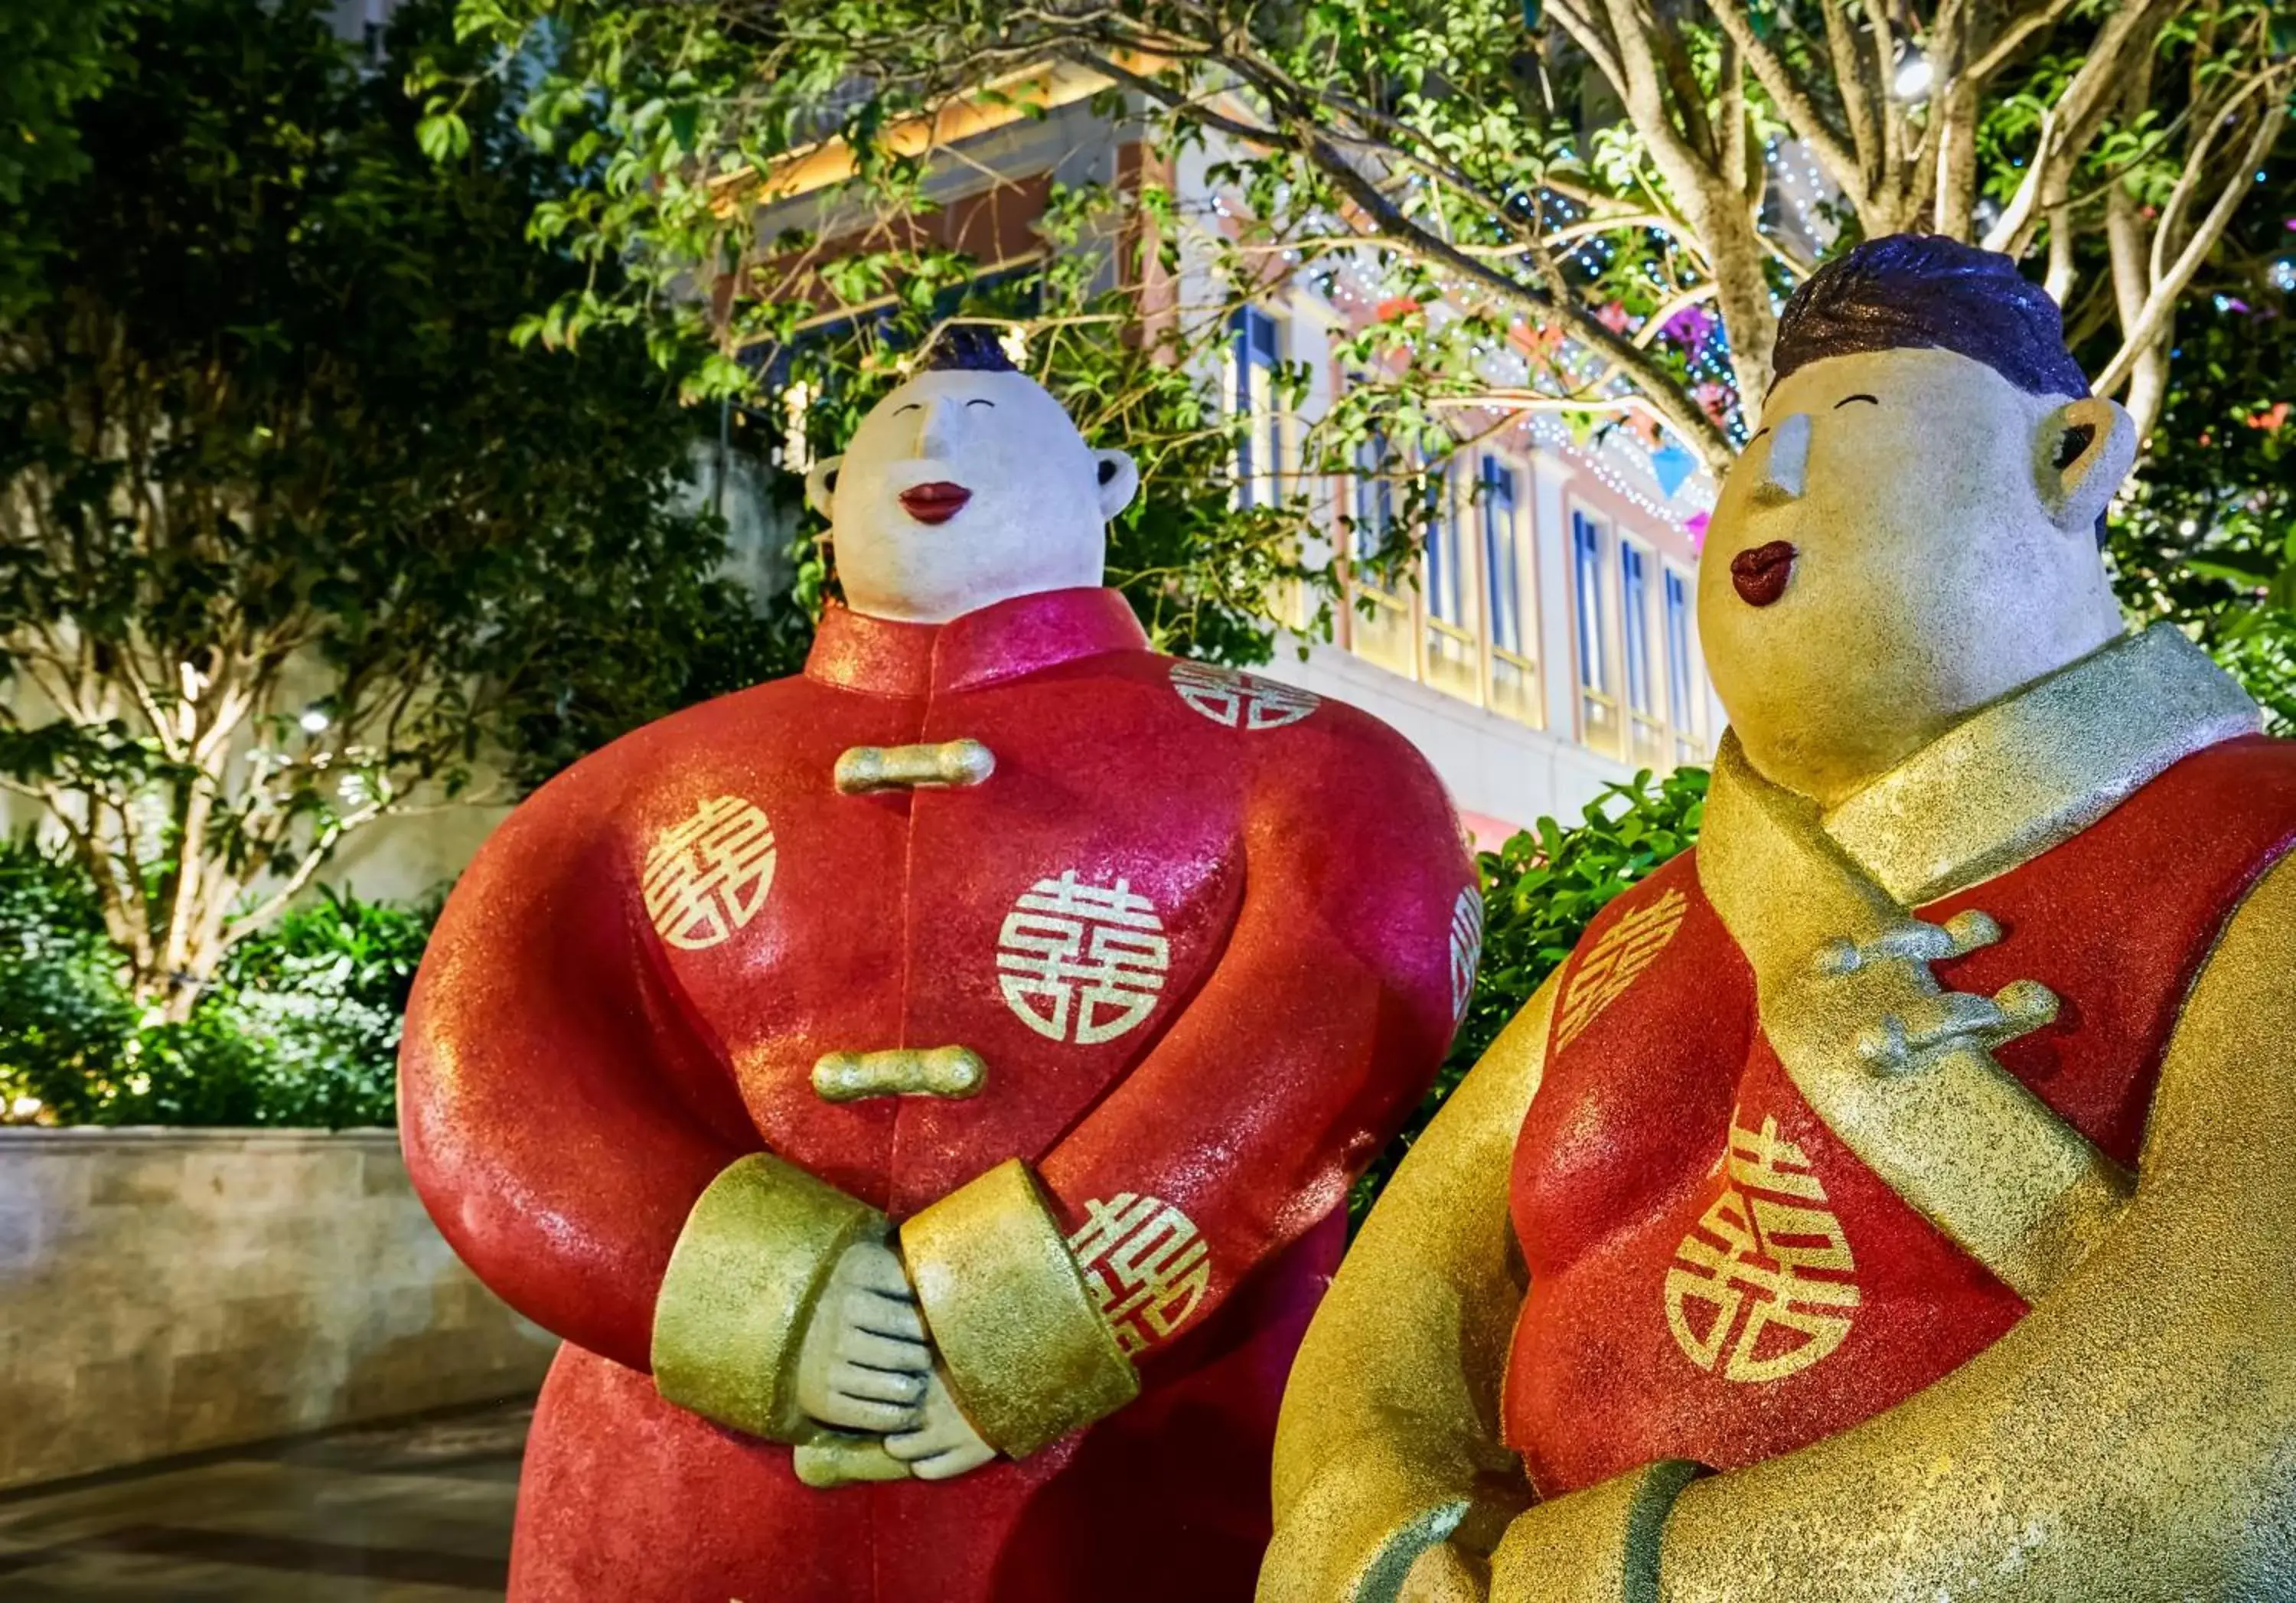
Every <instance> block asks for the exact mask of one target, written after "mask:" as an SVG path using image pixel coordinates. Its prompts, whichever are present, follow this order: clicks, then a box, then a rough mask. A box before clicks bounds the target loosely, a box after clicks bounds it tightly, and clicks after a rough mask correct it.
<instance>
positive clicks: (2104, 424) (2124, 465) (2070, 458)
mask: <svg viewBox="0 0 2296 1603" xmlns="http://www.w3.org/2000/svg"><path fill="white" fill-rule="evenodd" d="M2033 449H2034V455H2035V456H2036V457H2037V458H2038V460H2037V462H2036V464H2035V466H2036V471H2037V472H2038V473H2039V474H2040V485H2041V505H2042V506H2046V507H2047V508H2048V511H2049V518H2050V521H2051V522H2054V523H2055V524H2056V526H2057V527H2058V528H2060V529H2062V530H2064V531H2065V532H2066V533H2068V534H2073V533H2079V532H2083V531H2086V530H2091V529H2094V528H2095V527H2096V521H2097V519H2099V518H2100V517H2103V515H2104V509H2105V507H2106V506H2107V505H2109V504H2110V503H2111V502H2112V497H2113V492H2114V491H2116V490H2118V489H2120V481H2122V480H2123V479H2126V478H2127V477H2128V469H2129V466H2130V464H2132V463H2134V462H2135V461H2136V422H2135V421H2134V420H2133V419H2132V418H2130V416H2129V415H2128V412H2127V411H2126V410H2125V409H2123V407H2121V405H2120V402H2119V401H2116V400H2108V399H2105V398H2104V397H2103V396H2102V395H2092V396H2088V397H2087V398H2086V399H2081V400H2077V401H2067V402H2066V403H2065V404H2064V405H2063V406H2062V407H2058V408H2057V409H2056V410H2055V411H2054V412H2052V413H2050V414H2049V415H2048V416H2047V417H2046V418H2044V419H2043V420H2042V421H2041V431H2040V433H2039V435H2038V437H2037V438H2036V439H2035V440H2034V442H2033Z"/></svg>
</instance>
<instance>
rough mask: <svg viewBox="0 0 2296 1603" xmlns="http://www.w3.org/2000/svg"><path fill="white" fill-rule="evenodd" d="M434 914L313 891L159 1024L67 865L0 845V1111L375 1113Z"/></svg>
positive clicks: (58, 1114) (169, 1116) (138, 1117)
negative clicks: (183, 1012)
mask: <svg viewBox="0 0 2296 1603" xmlns="http://www.w3.org/2000/svg"><path fill="white" fill-rule="evenodd" d="M435 913H436V909H435V908H401V907H395V906H391V905H389V904H385V903H381V902H368V901H361V900H357V899H356V898H354V897H351V896H348V895H344V894H341V893H339V892H332V891H330V892H323V893H322V894H321V896H320V898H319V899H318V900H316V901H314V902H313V903H311V904H310V905H308V906H306V907H303V908H298V909H297V910H295V911H294V912H292V913H290V914H289V915H288V916H287V917H284V918H283V919H282V920H280V922H279V923H278V924H277V925H274V926H273V927H272V928H270V929H268V930H266V931H265V932H264V933H261V934H258V935H255V936H252V937H250V938H249V939H248V940H247V941H242V942H241V943H240V944H239V945H238V946H236V947H234V949H233V950H232V952H231V954H230V957H229V958H228V959H227V960H226V961H225V966H224V968H223V969H222V971H221V973H220V974H218V975H217V978H216V979H215V981H214V982H212V983H210V984H209V985H208V986H207V987H206V988H205V989H204V990H202V991H201V994H200V997H199V999H198V1000H197V1002H196V1003H195V1004H194V1005H193V1007H192V1008H191V1010H190V1013H189V1015H188V1016H187V1017H185V1018H184V1019H182V1020H181V1021H178V1022H168V1021H164V1020H157V1019H155V1018H154V1017H153V1012H154V1010H153V1009H151V1008H149V1007H139V1006H138V1005H137V1003H136V1002H135V999H133V997H132V996H131V995H130V993H129V991H128V988H127V982H126V975H125V974H124V972H123V969H122V966H121V964H120V962H119V953H118V951H117V950H116V949H114V948H113V946H112V945H111V941H109V940H108V939H107V938H106V936H105V934H104V929H103V917H102V909H101V908H99V907H98V905H97V902H96V898H95V892H94V888H93V887H92V886H91V885H90V884H89V883H88V881H87V877H86V873H85V871H84V870H82V869H81V868H79V867H78V866H77V865H75V864H71V863H68V862H64V861H61V860H60V859H56V858H53V857H52V856H50V855H48V854H47V853H45V852H44V851H40V850H38V849H37V847H35V846H33V845H32V844H31V843H29V842H27V841H17V842H13V843H8V844H6V845H4V846H0V1122H41V1123H56V1124H186V1125H248V1124H274V1125H288V1126H298V1127H307V1128H323V1129H331V1130H340V1129H346V1128H348V1127H351V1126H357V1125H377V1124H389V1123H391V1122H393V1120H394V1117H395V1111H394V1104H395V1099H396V1087H397V1079H396V1060H397V1057H398V1033H399V1025H400V1021H401V1018H402V1016H403V1015H404V1014H405V1011H406V993H407V990H408V988H409V987H410V986H411V985H412V984H413V983H414V967H415V964H416V963H417V962H418V961H419V960H420V958H422V943H423V941H425V940H426V939H427V938H428V936H429V934H430V924H431V920H432V918H433V917H435Z"/></svg>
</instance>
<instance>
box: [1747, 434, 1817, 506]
mask: <svg viewBox="0 0 2296 1603" xmlns="http://www.w3.org/2000/svg"><path fill="white" fill-rule="evenodd" d="M1808 477H1809V414H1808V413H1807V412H1794V413H1790V414H1789V415H1786V416H1784V417H1782V418H1780V419H1779V420H1778V421H1777V422H1776V423H1773V424H1771V425H1770V453H1769V455H1768V456H1765V457H1763V458H1762V465H1761V476H1760V477H1759V478H1758V479H1756V480H1755V481H1754V498H1755V499H1756V500H1757V501H1758V502H1760V503H1761V504H1763V505H1765V506H1777V505H1779V504H1781V503H1784V502H1787V501H1799V500H1800V499H1801V494H1802V489H1803V488H1804V486H1805V484H1806V483H1807V481H1808Z"/></svg>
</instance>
